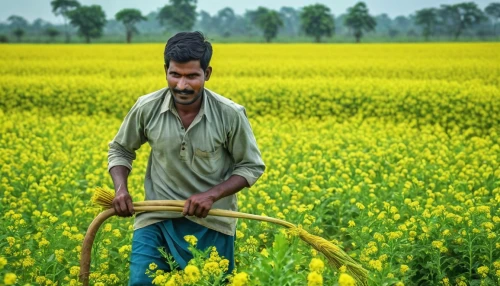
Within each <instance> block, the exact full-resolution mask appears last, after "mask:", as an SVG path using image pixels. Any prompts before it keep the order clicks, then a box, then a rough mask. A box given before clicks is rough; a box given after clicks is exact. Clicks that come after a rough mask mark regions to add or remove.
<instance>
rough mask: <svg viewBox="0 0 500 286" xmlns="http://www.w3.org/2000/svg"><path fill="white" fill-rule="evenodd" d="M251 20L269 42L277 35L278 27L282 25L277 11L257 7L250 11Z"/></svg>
mask: <svg viewBox="0 0 500 286" xmlns="http://www.w3.org/2000/svg"><path fill="white" fill-rule="evenodd" d="M249 15H250V17H251V19H252V22H253V23H254V24H255V25H256V26H257V27H259V29H260V30H261V31H262V32H263V33H264V38H265V39H266V42H268V43H269V42H271V40H272V39H274V38H276V36H277V35H278V29H279V28H280V27H283V20H281V18H280V14H279V13H278V12H277V11H274V10H270V9H267V8H264V7H259V8H257V10H255V11H251V12H250V14H249Z"/></svg>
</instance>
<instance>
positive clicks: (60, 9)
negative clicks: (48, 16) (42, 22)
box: [50, 0, 80, 43]
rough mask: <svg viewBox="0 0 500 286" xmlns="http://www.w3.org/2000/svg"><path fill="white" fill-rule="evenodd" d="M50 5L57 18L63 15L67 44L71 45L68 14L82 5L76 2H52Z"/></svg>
mask: <svg viewBox="0 0 500 286" xmlns="http://www.w3.org/2000/svg"><path fill="white" fill-rule="evenodd" d="M50 5H52V13H54V14H55V15H56V16H59V15H61V16H62V17H63V21H64V33H65V34H66V43H69V41H70V40H71V39H70V34H69V31H68V19H69V15H68V13H69V12H71V11H73V10H75V9H76V8H78V7H80V3H79V2H78V1H76V0H52V1H51V2H50Z"/></svg>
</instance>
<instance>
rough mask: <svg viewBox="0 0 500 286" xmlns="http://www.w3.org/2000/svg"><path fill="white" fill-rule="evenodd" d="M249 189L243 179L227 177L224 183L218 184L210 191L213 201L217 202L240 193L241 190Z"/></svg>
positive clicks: (234, 176)
mask: <svg viewBox="0 0 500 286" xmlns="http://www.w3.org/2000/svg"><path fill="white" fill-rule="evenodd" d="M246 187H249V186H248V182H247V180H246V179H245V178H243V177H242V176H238V175H233V176H231V177H229V179H227V180H226V181H224V182H222V183H220V184H218V185H217V186H215V187H213V188H212V189H211V192H213V195H214V199H215V201H218V200H220V199H222V198H225V197H227V196H230V195H233V194H236V193H237V192H239V191H241V190H242V189H243V188H246Z"/></svg>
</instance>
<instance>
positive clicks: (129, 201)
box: [127, 198, 135, 215]
mask: <svg viewBox="0 0 500 286" xmlns="http://www.w3.org/2000/svg"><path fill="white" fill-rule="evenodd" d="M127 209H128V212H129V213H130V214H131V215H133V214H134V213H135V211H134V204H133V203H132V199H131V198H129V199H128V200H127Z"/></svg>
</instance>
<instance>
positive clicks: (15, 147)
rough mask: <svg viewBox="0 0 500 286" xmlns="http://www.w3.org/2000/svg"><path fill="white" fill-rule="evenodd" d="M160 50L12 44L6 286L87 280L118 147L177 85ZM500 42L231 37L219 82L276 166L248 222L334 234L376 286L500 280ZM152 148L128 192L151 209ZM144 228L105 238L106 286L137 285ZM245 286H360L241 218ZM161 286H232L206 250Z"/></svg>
mask: <svg viewBox="0 0 500 286" xmlns="http://www.w3.org/2000/svg"><path fill="white" fill-rule="evenodd" d="M163 49H164V46H163V45H161V44H160V45H157V44H143V45H140V44H138V45H111V44H103V45H0V215H1V219H0V229H1V231H0V285H79V284H80V283H79V282H78V274H79V271H80V267H79V262H80V252H81V246H82V241H83V238H84V236H85V232H86V230H87V227H88V226H89V224H90V222H91V221H92V219H93V218H94V217H95V216H96V215H97V214H98V213H99V212H101V209H100V208H98V207H96V206H94V205H93V204H92V203H91V197H92V195H93V194H94V189H95V188H96V187H100V186H104V187H108V188H110V189H112V181H111V178H110V176H109V175H108V172H107V150H108V145H107V144H108V142H109V141H111V139H112V138H113V137H114V135H115V134H116V132H117V130H118V128H119V126H120V124H121V122H122V120H123V118H124V116H125V115H126V114H127V112H128V110H129V109H130V108H131V107H132V105H133V104H134V103H135V101H136V100H137V98H138V97H140V96H142V95H144V94H147V93H150V92H153V91H155V90H158V89H161V88H163V87H165V86H166V80H165V75H164V71H163ZM499 51H500V44H494V43H489V44H480V43H471V44H464V43H461V44H458V43H457V44H365V45H351V44H340V45H327V44H325V45H312V44H282V45H278V44H276V45H274V44H273V45H264V44H219V45H214V57H213V59H212V64H211V65H212V67H213V74H212V78H211V79H210V81H208V82H207V83H206V87H208V88H209V89H211V90H213V91H215V92H217V93H219V94H222V95H224V96H226V97H228V98H230V99H232V100H233V101H235V102H237V103H239V104H242V105H244V106H245V107H246V110H247V114H248V117H249V118H250V122H251V124H252V128H253V131H254V134H255V136H256V139H257V142H258V145H259V148H260V150H261V152H262V155H263V159H264V162H265V163H266V165H267V169H266V172H265V173H264V175H263V176H262V177H261V178H260V180H259V181H258V182H257V184H256V185H255V186H253V187H252V188H250V189H244V190H242V191H241V192H240V193H239V197H238V198H239V202H238V205H239V211H241V212H246V213H251V214H257V215H265V216H269V217H275V218H279V219H283V220H286V221H288V222H291V223H293V224H297V225H301V227H302V228H304V229H305V230H307V231H308V232H310V233H311V234H315V235H318V236H321V237H323V238H325V239H327V240H329V241H331V242H333V243H335V244H336V245H338V246H339V247H341V248H342V249H343V250H344V251H345V252H347V253H348V254H349V255H350V256H351V257H353V258H354V259H355V260H356V261H358V262H359V263H360V264H361V265H362V266H363V267H364V268H365V269H366V270H368V271H369V280H368V284H369V285H398V286H401V285H443V286H447V285H461V286H462V285H500V124H499V123H500V53H499ZM150 150H151V149H150V147H149V146H148V145H147V144H146V145H144V146H143V147H142V148H141V149H140V150H139V152H138V156H137V160H136V161H135V162H134V171H133V172H132V173H131V175H130V177H129V190H130V191H131V192H132V196H133V198H134V201H141V200H143V198H144V196H143V180H144V174H145V168H146V164H147V159H148V156H149V152H150ZM132 233H133V219H132V218H118V217H113V218H111V219H110V220H108V221H107V222H106V223H105V224H104V225H103V227H101V229H100V231H99V232H98V234H97V237H96V241H95V244H94V248H93V252H92V265H91V275H90V279H91V285H126V284H127V279H128V266H129V265H128V259H129V255H130V252H131V238H132ZM236 237H237V238H236V247H235V251H236V254H235V259H236V272H234V273H232V275H231V276H230V277H229V281H230V282H229V283H230V285H235V286H241V285H277V286H282V285H309V286H311V285H340V286H346V285H355V284H354V280H353V278H352V277H351V276H350V275H349V274H348V273H347V272H346V269H345V267H340V268H339V269H334V268H332V267H330V265H329V264H328V263H327V260H326V259H325V258H324V257H323V256H322V254H321V253H318V252H317V251H315V250H313V249H312V248H311V247H310V246H309V245H307V244H305V243H304V242H302V241H301V240H300V239H299V238H298V237H296V236H294V235H293V234H292V233H289V232H287V231H285V229H283V228H282V227H280V226H278V225H274V224H271V223H265V222H258V221H253V220H244V219H240V220H239V222H238V230H237V233H236ZM192 245H193V251H194V252H196V253H195V258H196V259H193V261H192V263H190V265H189V266H188V267H186V269H184V270H182V271H181V270H179V271H174V272H171V273H165V272H164V271H162V269H158V268H157V266H156V265H154V264H152V265H150V267H149V269H144V271H145V272H146V271H147V272H148V273H149V274H150V275H151V277H154V281H153V282H154V284H155V285H219V284H220V283H221V280H222V279H221V277H222V275H223V273H224V270H225V269H227V260H226V259H224V257H219V255H218V254H217V252H216V251H215V250H212V251H210V250H209V251H208V252H203V251H202V250H197V249H195V245H196V243H195V242H193V243H192Z"/></svg>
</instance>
